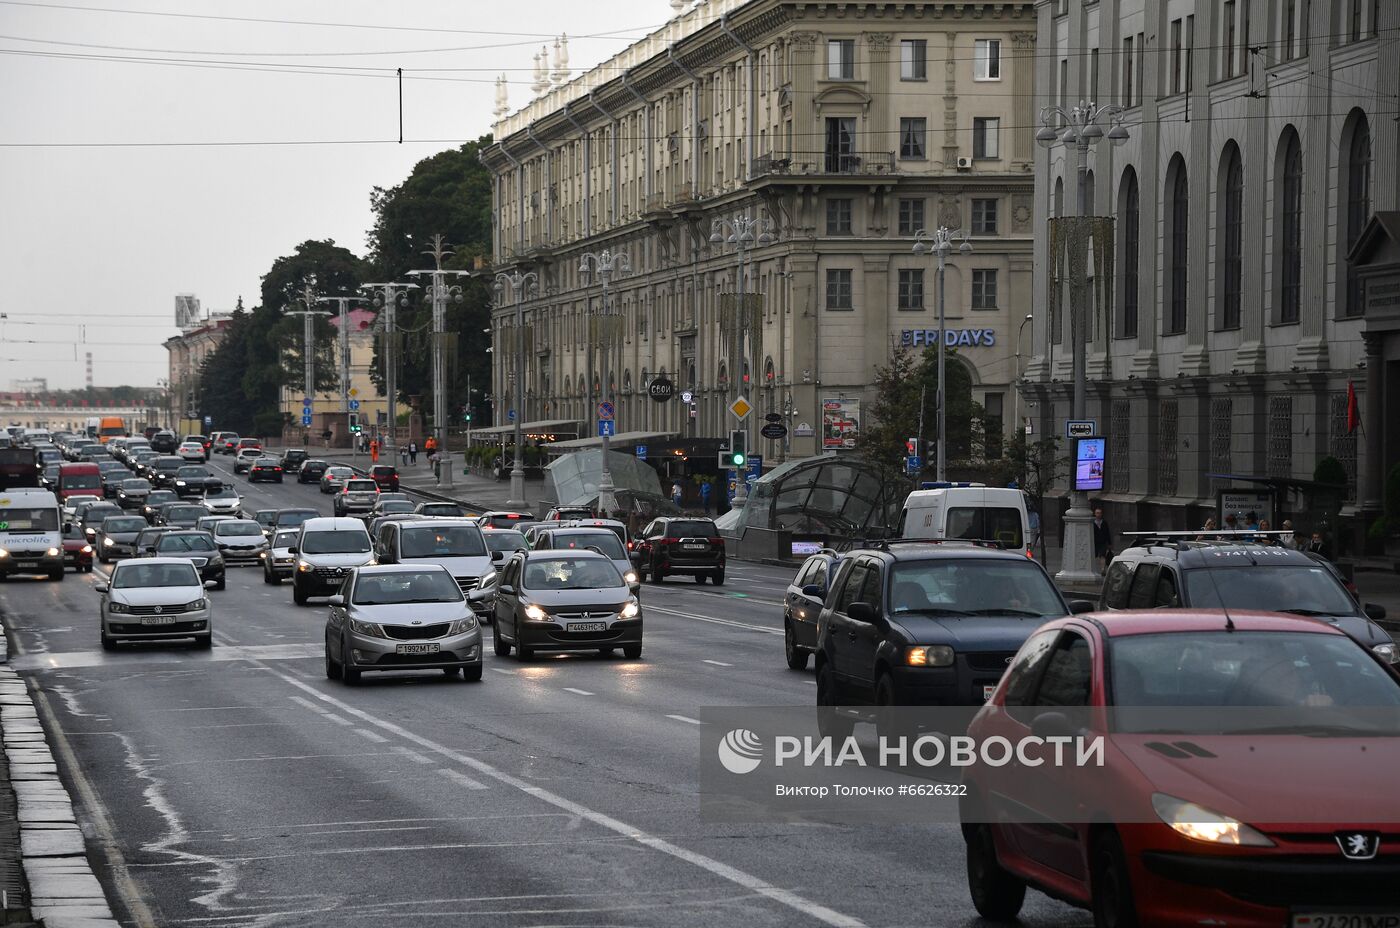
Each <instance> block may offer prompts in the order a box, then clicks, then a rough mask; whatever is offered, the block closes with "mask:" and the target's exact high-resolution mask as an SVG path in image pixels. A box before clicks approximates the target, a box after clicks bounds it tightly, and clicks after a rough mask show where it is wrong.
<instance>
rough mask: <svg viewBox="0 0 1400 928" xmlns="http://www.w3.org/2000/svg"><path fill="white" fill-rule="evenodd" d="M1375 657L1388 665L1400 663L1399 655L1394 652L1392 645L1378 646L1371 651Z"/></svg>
mask: <svg viewBox="0 0 1400 928" xmlns="http://www.w3.org/2000/svg"><path fill="white" fill-rule="evenodd" d="M1371 650H1372V651H1373V652H1375V654H1376V656H1378V657H1380V658H1383V659H1384V660H1385V661H1387V662H1388V663H1391V664H1394V663H1396V662H1397V661H1400V653H1397V652H1396V650H1395V645H1394V644H1378V645H1376V646H1375V647H1374V648H1372V649H1371Z"/></svg>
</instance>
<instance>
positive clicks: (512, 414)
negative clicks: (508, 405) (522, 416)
mask: <svg viewBox="0 0 1400 928" xmlns="http://www.w3.org/2000/svg"><path fill="white" fill-rule="evenodd" d="M506 419H507V420H509V421H511V422H514V421H515V410H514V409H512V410H509V411H508V412H507V413H506Z"/></svg>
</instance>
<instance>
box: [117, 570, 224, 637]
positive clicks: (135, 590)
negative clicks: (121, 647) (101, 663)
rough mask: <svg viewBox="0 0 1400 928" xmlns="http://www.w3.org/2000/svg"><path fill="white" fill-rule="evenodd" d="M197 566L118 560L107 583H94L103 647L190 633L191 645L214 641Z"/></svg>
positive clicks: (208, 608) (211, 582)
mask: <svg viewBox="0 0 1400 928" xmlns="http://www.w3.org/2000/svg"><path fill="white" fill-rule="evenodd" d="M215 585H216V584H215V583H214V581H212V580H211V581H208V582H204V583H202V582H200V579H199V571H198V570H196V569H195V566H194V564H192V563H191V562H190V561H189V560H187V559H185V558H175V557H145V558H139V559H137V560H131V561H119V562H117V565H116V566H115V567H113V568H112V576H111V579H110V581H108V582H107V583H99V584H97V585H96V586H94V587H93V589H95V590H96V591H97V592H98V593H100V594H102V604H101V607H100V608H101V622H102V648H103V650H107V651H109V650H111V649H112V648H113V647H115V646H116V644H117V643H118V642H121V641H162V640H167V639H171V638H193V639H194V642H195V646H196V647H200V648H207V647H210V646H211V645H212V644H213V637H212V635H213V624H212V615H211V610H210V606H209V599H208V598H207V597H206V596H205V595H204V591H205V589H206V588H208V589H212V588H213V587H214V586H215Z"/></svg>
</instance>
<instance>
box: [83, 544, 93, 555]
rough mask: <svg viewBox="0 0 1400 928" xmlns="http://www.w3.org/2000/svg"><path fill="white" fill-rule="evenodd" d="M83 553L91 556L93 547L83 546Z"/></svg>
mask: <svg viewBox="0 0 1400 928" xmlns="http://www.w3.org/2000/svg"><path fill="white" fill-rule="evenodd" d="M82 552H83V553H84V554H91V553H92V545H83V548H82Z"/></svg>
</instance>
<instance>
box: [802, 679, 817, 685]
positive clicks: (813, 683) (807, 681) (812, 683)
mask: <svg viewBox="0 0 1400 928" xmlns="http://www.w3.org/2000/svg"><path fill="white" fill-rule="evenodd" d="M802 682H803V683H807V684H810V685H812V686H816V685H817V681H816V680H803V681H802Z"/></svg>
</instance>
